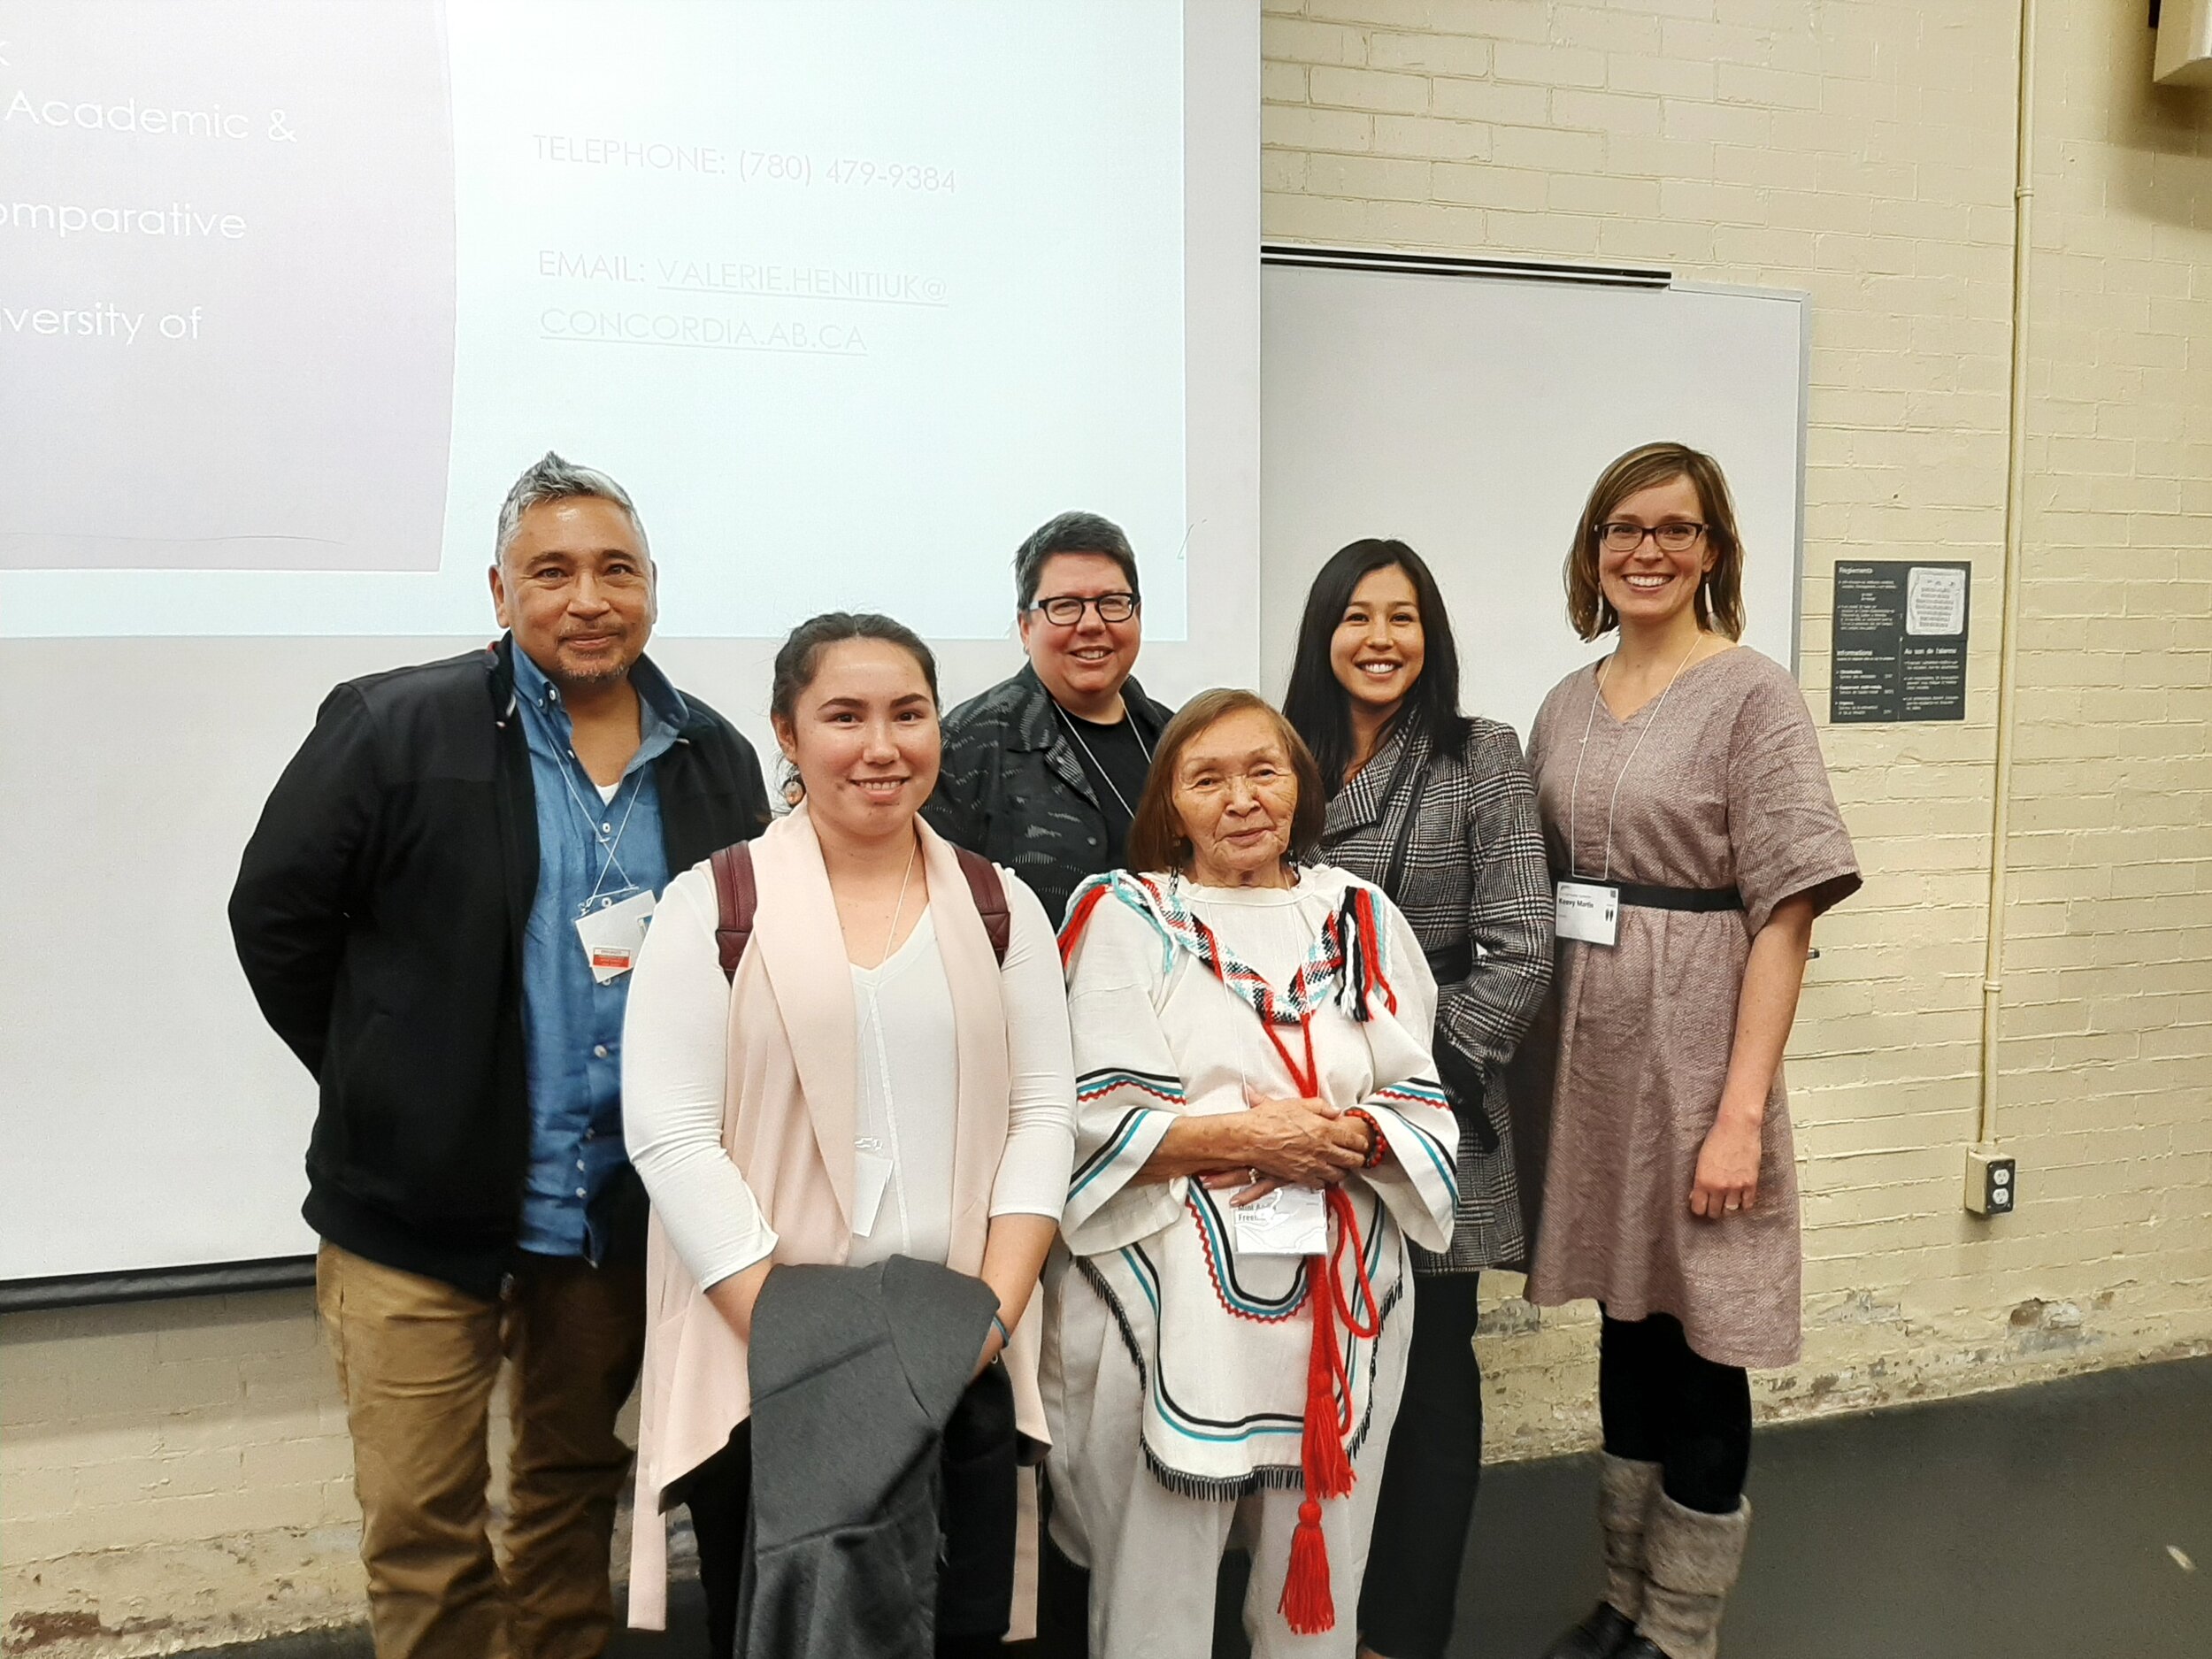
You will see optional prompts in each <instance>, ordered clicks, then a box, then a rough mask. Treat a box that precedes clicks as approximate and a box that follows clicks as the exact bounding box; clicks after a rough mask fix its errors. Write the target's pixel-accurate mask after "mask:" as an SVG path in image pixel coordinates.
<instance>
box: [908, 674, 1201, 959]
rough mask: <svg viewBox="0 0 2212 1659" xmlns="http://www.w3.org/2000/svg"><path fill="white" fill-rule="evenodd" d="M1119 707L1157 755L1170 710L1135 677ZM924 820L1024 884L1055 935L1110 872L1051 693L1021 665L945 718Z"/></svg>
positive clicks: (1108, 854)
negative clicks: (1095, 881)
mask: <svg viewBox="0 0 2212 1659" xmlns="http://www.w3.org/2000/svg"><path fill="white" fill-rule="evenodd" d="M1121 700H1122V702H1123V703H1124V704H1125V706H1126V707H1127V709H1128V710H1129V718H1130V720H1131V722H1132V723H1133V725H1134V726H1136V728H1137V734H1138V735H1139V736H1140V737H1141V738H1143V739H1144V746H1145V748H1146V749H1148V750H1149V749H1156V748H1158V747H1159V743H1160V733H1161V730H1162V729H1163V728H1164V726H1166V725H1167V723H1168V719H1169V718H1170V715H1171V710H1169V709H1167V708H1166V707H1164V705H1163V704H1160V703H1155V702H1153V701H1152V699H1151V698H1149V697H1148V696H1146V695H1144V687H1141V686H1140V685H1138V684H1137V682H1136V680H1134V679H1133V678H1132V679H1130V680H1126V681H1125V682H1124V683H1123V685H1122V687H1121ZM922 815H923V816H924V817H925V818H928V820H929V821H930V824H931V826H933V828H934V829H935V830H936V831H937V833H939V834H940V835H942V836H943V837H944V838H945V839H946V840H947V841H950V842H952V843H953V844H954V845H955V846H956V847H965V848H966V849H968V850H969V851H970V852H978V853H981V854H982V855H983V856H985V857H986V858H988V859H989V860H991V862H992V863H994V864H1004V865H1005V866H1006V867H1007V868H1008V869H1009V870H1011V871H1012V872H1014V873H1015V874H1016V875H1018V876H1019V877H1020V878H1021V879H1023V880H1024V881H1025V882H1027V883H1028V884H1029V887H1030V890H1031V891H1032V892H1033V893H1034V894H1035V895H1037V896H1038V898H1039V899H1041V900H1042V901H1043V902H1044V907H1045V914H1046V915H1047V916H1048V917H1050V918H1052V925H1053V926H1055V927H1057V926H1059V925H1060V921H1061V918H1063V917H1064V915H1065V914H1066V913H1067V908H1068V895H1070V894H1071V893H1073V892H1074V891H1075V889H1076V888H1077V887H1080V886H1082V884H1083V883H1084V882H1085V881H1086V880H1087V879H1090V878H1091V877H1092V876H1094V875H1097V874H1099V873H1100V872H1102V871H1106V870H1110V869H1112V868H1113V867H1114V853H1113V851H1112V849H1109V848H1108V846H1107V845H1106V817H1105V814H1103V813H1102V812H1101V811H1100V810H1098V802H1097V799H1096V797H1095V796H1094V795H1093V794H1092V792H1091V780H1090V778H1089V776H1088V774H1087V773H1086V772H1084V770H1083V763H1082V762H1081V761H1080V760H1079V759H1077V758H1076V754H1075V746H1074V745H1073V744H1072V743H1071V742H1069V741H1068V734H1067V728H1066V727H1065V726H1063V725H1062V724H1061V723H1060V722H1059V721H1057V720H1056V719H1054V718H1052V697H1051V694H1050V693H1048V692H1047V691H1046V690H1045V688H1044V682H1043V681H1041V680H1039V679H1038V678H1037V672H1036V670H1034V669H1033V668H1031V667H1030V666H1029V665H1028V664H1023V666H1022V671H1021V672H1019V673H1018V674H1016V675H1015V676H1014V677H1013V678H1012V679H1010V680H1001V681H999V683H998V684H997V685H995V686H993V687H991V688H990V689H989V690H988V691H986V692H982V693H980V694H979V695H976V696H972V697H971V698H969V699H968V700H967V701H966V702H965V703H962V704H961V705H960V706H959V707H958V708H956V709H955V710H953V711H952V712H951V713H950V714H949V715H947V716H946V717H945V757H944V762H943V770H941V772H939V773H938V774H937V791H936V793H935V794H934V795H931V796H930V798H929V802H928V804H927V805H926V806H925V807H923V809H922Z"/></svg>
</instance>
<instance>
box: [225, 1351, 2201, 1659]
mask: <svg viewBox="0 0 2212 1659" xmlns="http://www.w3.org/2000/svg"><path fill="white" fill-rule="evenodd" d="M1594 1488H1595V1475H1594V1471H1593V1466H1592V1463H1591V1461H1590V1460H1589V1459H1587V1458H1579V1457H1571V1458H1557V1459H1553V1460H1551V1461H1548V1462H1545V1463H1509V1464H1504V1465H1502V1466H1500V1467H1497V1468H1494V1469H1492V1470H1490V1471H1487V1472H1486V1474H1485V1476H1484V1480H1483V1491H1482V1499H1481V1502H1480V1503H1479V1505H1478V1506H1477V1509H1476V1514H1475V1535H1474V1537H1473V1539H1472V1540H1471V1546H1470V1548H1469V1551H1468V1561H1467V1571H1466V1572H1465V1575H1464V1576H1463V1578H1462V1580H1461V1585H1460V1613H1459V1624H1458V1632H1457V1635H1456V1638H1455V1643H1454V1647H1453V1650H1452V1652H1453V1655H1454V1659H1534V1655H1537V1654H1539V1653H1540V1652H1541V1651H1542V1650H1543V1647H1544V1644H1545V1643H1546V1642H1547V1641H1548V1640H1549V1639H1550V1638H1551V1636H1552V1635H1553V1634H1554V1633H1555V1632H1557V1631H1558V1630H1560V1629H1561V1628H1562V1627H1563V1626H1564V1625H1566V1624H1571V1623H1572V1622H1573V1621H1574V1620H1575V1619H1576V1618H1578V1617H1580V1616H1581V1615H1582V1613H1583V1612H1584V1611H1586V1609H1587V1608H1588V1607H1589V1605H1590V1603H1591V1602H1592V1601H1594V1599H1595V1598H1596V1595H1597V1592H1598V1571H1597V1541H1596V1526H1595V1522H1594V1520H1593V1518H1592V1514H1591V1509H1592V1503H1593V1499H1594ZM1751 1494H1752V1500H1753V1502H1754V1503H1755V1505H1756V1506H1757V1519H1756V1521H1755V1525H1754V1526H1753V1528H1752V1535H1751V1553H1750V1556H1749V1558H1748V1560H1747V1563H1746V1567H1745V1572H1744V1579H1743V1582H1742V1584H1741V1585H1740V1586H1739V1588H1738V1591H1737V1594H1736V1595H1735V1597H1734V1599H1733V1600H1732V1601H1731V1603H1730V1606H1729V1611H1728V1622H1727V1624H1726V1626H1725V1627H1724V1632H1723V1634H1724V1638H1725V1644H1724V1651H1725V1652H1726V1653H1727V1654H1729V1655H1734V1656H1735V1659H1999V1656H2000V1655H2002V1659H2057V1656H2058V1655H2065V1656H2066V1659H2108V1655H2109V1656H2116V1655H2126V1659H2208V1656H2212V1358H2207V1359H2193V1360H2179V1361H2175V1362H2173V1363H2168V1364H2162V1365H2147V1366H2143V1367H2140V1368H2139V1369H2136V1370H2132V1371H2105V1372H2101V1373H2098V1374H2096V1375H2093V1376H2087V1377H2080V1378H2074V1379H2068V1380H2066V1381H2063V1382H2056V1383H2047V1384H2045V1385H2043V1386H2039V1387H2034V1388H2023V1389H2016V1390H2014V1391H2011V1392H2009V1393H2004V1394H1980V1395H1977V1396H1975V1397H1973V1398H1971V1399H1966V1400H1953V1401H1945V1402H1939V1403H1936V1404H1932V1405H1924V1406H1912V1407H1907V1408H1903V1409H1895V1410H1889V1411H1881V1412H1876V1413H1872V1414H1870V1415H1866V1416H1862V1417H1839V1418H1833V1419H1830V1420H1828V1421H1825V1422H1818V1423H1807V1424H1798V1425H1791V1426H1788V1427H1784V1428H1776V1429H1769V1430H1763V1431H1762V1432H1760V1435H1759V1437H1758V1440H1757V1442H1756V1444H1755V1448H1754V1450H1753V1455H1752V1469H1751ZM2174 1552H2179V1555H2178V1556H2177V1555H2176V1554H2175V1553H2174ZM1226 1576H1227V1577H1228V1578H1232V1579H1234V1578H1240V1576H1241V1575H1240V1572H1238V1571H1237V1570H1236V1568H1235V1566H1234V1564H1233V1563H1232V1565H1231V1567H1230V1569H1229V1571H1228V1573H1227V1575H1226ZM1229 1587H1230V1586H1227V1585H1225V1589H1228V1588H1229ZM1234 1587H1235V1588H1236V1589H1239V1590H1240V1588H1241V1586H1240V1585H1237V1586H1234ZM1227 1605H1228V1606H1229V1607H1232V1608H1233V1607H1234V1605H1235V1602H1234V1601H1229V1602H1228V1603H1227ZM704 1647H705V1638H704V1634H703V1629H702V1615H701V1607H700V1602H699V1599H698V1589H697V1586H695V1585H692V1584H685V1585H679V1586H673V1588H672V1594H671V1604H670V1609H669V1630H668V1632H667V1633H666V1634H665V1635H663V1636H651V1635H645V1634H639V1633H632V1634H626V1635H624V1636H623V1637H622V1638H621V1639H620V1640H618V1641H617V1643H616V1644H615V1646H614V1647H613V1648H612V1650H611V1651H612V1652H613V1653H614V1654H615V1655H619V1659H706V1655H705V1654H704ZM1009 1651H1010V1653H1018V1652H1021V1651H1023V1650H1021V1649H1010V1650H1009ZM1219 1651H1220V1652H1221V1653H1222V1654H1224V1655H1227V1654H1232V1653H1233V1654H1238V1655H1241V1653H1242V1643H1241V1641H1240V1640H1236V1639H1235V1638H1234V1637H1233V1636H1232V1637H1231V1638H1230V1639H1229V1640H1225V1641H1224V1642H1223V1643H1222V1644H1221V1645H1220V1648H1219ZM225 1652H226V1654H227V1655H228V1659H311V1656H312V1659H323V1656H324V1655H328V1656H330V1659H338V1656H339V1655H345V1659H352V1655H356V1654H359V1655H366V1654H367V1652H368V1647H367V1643H366V1641H365V1639H364V1637H363V1635H362V1634H361V1633H358V1632H344V1633H338V1632H330V1633H326V1634H323V1635H320V1636H318V1637H316V1638H312V1639H302V1638H290V1639H288V1640H283V1641H276V1642H265V1643H261V1644H257V1647H256V1650H255V1651H254V1652H253V1653H252V1654H251V1655H244V1654H242V1652H241V1650H240V1649H236V1648H232V1649H227V1650H225Z"/></svg>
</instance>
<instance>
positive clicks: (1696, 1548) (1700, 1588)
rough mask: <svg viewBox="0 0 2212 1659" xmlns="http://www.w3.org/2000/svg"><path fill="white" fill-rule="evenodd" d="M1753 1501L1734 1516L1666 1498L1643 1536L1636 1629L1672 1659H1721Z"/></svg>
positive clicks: (1658, 1499)
mask: <svg viewBox="0 0 2212 1659" xmlns="http://www.w3.org/2000/svg"><path fill="white" fill-rule="evenodd" d="M1750 1532H1751V1500H1750V1499H1748V1498H1745V1499H1743V1500H1742V1501H1741V1502H1739V1503H1738V1504H1737V1506H1736V1509H1735V1511H1734V1512H1733V1513H1732V1514H1729V1515H1706V1514H1703V1513H1701V1512H1700V1511H1699V1510H1696V1509H1684V1508H1683V1507H1682V1506H1681V1505H1680V1504H1678V1503H1677V1502H1675V1501H1674V1500H1673V1499H1672V1498H1670V1497H1669V1496H1667V1494H1665V1493H1663V1492H1662V1493H1660V1494H1657V1495H1656V1496H1655V1497H1654V1498H1653V1499H1652V1503H1651V1515H1650V1519H1649V1520H1648V1522H1647V1524H1646V1527H1645V1532H1644V1607H1643V1611H1642V1612H1641V1613H1640V1614H1639V1615H1637V1619H1636V1628H1637V1631H1638V1632H1639V1633H1640V1635H1641V1636H1642V1637H1643V1639H1644V1640H1647V1641H1648V1642H1650V1643H1651V1644H1652V1646H1653V1647H1656V1648H1658V1649H1659V1651H1660V1652H1661V1653H1663V1654H1664V1655H1667V1659H1716V1655H1717V1654H1718V1653H1719V1652H1720V1616H1721V1609H1723V1608H1724V1606H1725V1605H1726V1604H1727V1601H1728V1592H1729V1591H1730V1590H1731V1589H1732V1588H1734V1586H1735V1583H1736V1574H1737V1572H1738V1571H1739V1570H1740V1568H1741V1567H1742V1565H1743V1551H1744V1540H1746V1539H1747V1537H1748V1536H1749V1535H1750Z"/></svg>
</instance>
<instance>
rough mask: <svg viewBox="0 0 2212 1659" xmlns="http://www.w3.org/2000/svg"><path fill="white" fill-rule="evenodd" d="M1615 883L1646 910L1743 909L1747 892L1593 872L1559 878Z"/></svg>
mask: <svg viewBox="0 0 2212 1659" xmlns="http://www.w3.org/2000/svg"><path fill="white" fill-rule="evenodd" d="M1555 879H1571V880H1575V881H1587V882H1589V883H1591V885H1593V886H1595V887H1611V888H1612V889H1613V890H1614V891H1615V892H1617V893H1618V894H1619V895H1621V902H1622V903H1624V904H1632V905H1635V906H1636V907H1637V908H1638V909H1640V910H1742V909H1743V908H1744V902H1743V894H1742V893H1741V892H1740V891H1739V890H1738V889H1737V888H1734V887H1657V886H1654V885H1653V884H1652V883H1650V882H1646V881H1599V880H1597V879H1595V878H1594V877H1591V876H1574V877H1563V878H1555Z"/></svg>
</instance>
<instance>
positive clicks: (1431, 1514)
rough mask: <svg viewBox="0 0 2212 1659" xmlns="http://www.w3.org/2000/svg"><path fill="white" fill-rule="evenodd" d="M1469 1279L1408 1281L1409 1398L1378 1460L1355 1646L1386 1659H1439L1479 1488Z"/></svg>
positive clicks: (1478, 1395) (1478, 1382) (1474, 1280)
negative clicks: (1410, 1328)
mask: <svg viewBox="0 0 2212 1659" xmlns="http://www.w3.org/2000/svg"><path fill="white" fill-rule="evenodd" d="M1478 1284H1479V1275H1477V1274H1474V1273H1433V1274H1423V1275H1422V1276H1421V1277H1420V1278H1418V1279H1416V1280H1415V1281H1414V1288H1413V1341H1412V1343H1411V1345H1410V1348H1409V1350H1408V1352H1407V1355H1406V1386H1405V1394H1404V1395H1403V1397H1402V1399H1401V1401H1400V1402H1399V1405H1398V1422H1397V1426H1396V1427H1394V1429H1393V1430H1392V1431H1391V1433H1390V1451H1389V1453H1388V1455H1386V1457H1385V1458H1384V1459H1383V1476H1382V1490H1381V1491H1380V1492H1379V1493H1378V1494H1376V1498H1375V1531H1374V1533H1373V1540H1372V1542H1371V1545H1370V1546H1369V1550H1368V1555H1367V1577H1366V1578H1365V1580H1364V1581H1363V1583H1362V1584H1361V1586H1360V1593H1359V1634H1360V1640H1362V1641H1363V1642H1364V1643H1365V1644H1366V1645H1367V1646H1368V1647H1372V1648H1373V1649H1374V1650H1375V1651H1376V1652H1377V1653H1379V1654H1381V1655H1385V1659H1442V1656H1443V1653H1444V1647H1445V1644H1446V1643H1447V1642H1448V1641H1449V1640H1451V1634H1452V1609H1453V1606H1454V1604H1455V1602H1456V1601H1458V1599H1459V1570H1460V1567H1461V1565H1462V1564H1463V1563H1464V1562H1465V1561H1466V1559H1467V1528H1468V1525H1469V1524H1470V1523H1471V1521H1472V1519H1473V1518H1474V1513H1475V1487H1476V1486H1477V1484H1478V1483H1479V1481H1480V1480H1481V1479H1482V1371H1481V1368H1480V1367H1479V1365H1478V1364H1477V1363H1475V1292H1476V1289H1477V1286H1478Z"/></svg>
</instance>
